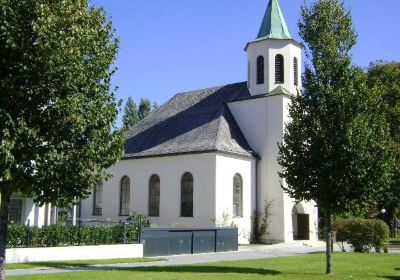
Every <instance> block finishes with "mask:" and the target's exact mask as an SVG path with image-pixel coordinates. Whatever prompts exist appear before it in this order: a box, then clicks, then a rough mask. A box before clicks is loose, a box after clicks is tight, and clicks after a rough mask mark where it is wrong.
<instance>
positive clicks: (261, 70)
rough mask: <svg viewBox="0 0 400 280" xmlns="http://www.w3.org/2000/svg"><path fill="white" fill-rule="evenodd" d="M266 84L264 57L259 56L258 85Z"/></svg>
mask: <svg viewBox="0 0 400 280" xmlns="http://www.w3.org/2000/svg"><path fill="white" fill-rule="evenodd" d="M262 84H264V57H263V56H259V57H258V58H257V85H262Z"/></svg>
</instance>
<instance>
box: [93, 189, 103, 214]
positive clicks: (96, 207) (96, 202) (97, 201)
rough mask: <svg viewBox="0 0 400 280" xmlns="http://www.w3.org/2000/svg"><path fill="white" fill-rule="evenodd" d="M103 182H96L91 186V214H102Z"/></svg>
mask: <svg viewBox="0 0 400 280" xmlns="http://www.w3.org/2000/svg"><path fill="white" fill-rule="evenodd" d="M102 204H103V184H98V185H96V186H95V187H94V188H93V216H101V215H102V214H103V208H102Z"/></svg>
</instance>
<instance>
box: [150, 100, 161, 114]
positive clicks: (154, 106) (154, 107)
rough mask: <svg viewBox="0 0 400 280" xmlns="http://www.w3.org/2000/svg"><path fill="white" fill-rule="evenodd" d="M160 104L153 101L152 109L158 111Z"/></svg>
mask: <svg viewBox="0 0 400 280" xmlns="http://www.w3.org/2000/svg"><path fill="white" fill-rule="evenodd" d="M158 108H160V106H159V105H158V103H157V101H154V102H153V109H152V110H151V111H152V112H154V111H157V110H158Z"/></svg>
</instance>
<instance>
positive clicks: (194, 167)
mask: <svg viewBox="0 0 400 280" xmlns="http://www.w3.org/2000/svg"><path fill="white" fill-rule="evenodd" d="M215 156H216V155H215V153H204V154H188V155H179V156H168V157H157V158H143V159H132V160H122V161H120V162H118V163H117V164H116V165H115V166H113V167H112V168H111V169H110V170H108V172H110V173H111V174H112V175H113V177H112V178H110V179H109V180H108V181H107V182H104V183H103V205H102V208H103V215H102V216H93V215H92V207H93V196H92V195H91V196H90V197H89V198H87V199H85V200H83V201H82V204H81V218H82V219H99V220H112V221H118V220H125V219H126V217H121V216H119V199H120V190H119V188H120V187H119V185H120V180H121V178H122V177H123V176H129V178H130V182H131V185H130V188H131V189H130V212H132V211H136V212H139V213H141V214H144V215H148V214H149V211H148V206H149V203H148V200H149V198H148V197H149V180H150V177H151V175H153V174H157V175H158V176H159V177H160V217H150V218H149V219H150V222H151V224H152V225H153V226H159V227H210V226H213V225H214V221H215V213H216V211H215V191H214V190H215V172H216V167H215ZM185 172H190V173H192V175H193V181H194V183H193V217H192V218H187V217H180V198H181V195H180V193H181V178H182V175H183V174H184V173H185Z"/></svg>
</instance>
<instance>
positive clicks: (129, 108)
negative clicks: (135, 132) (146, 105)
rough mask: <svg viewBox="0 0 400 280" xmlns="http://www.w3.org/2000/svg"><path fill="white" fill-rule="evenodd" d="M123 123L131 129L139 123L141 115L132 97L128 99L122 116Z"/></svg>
mask: <svg viewBox="0 0 400 280" xmlns="http://www.w3.org/2000/svg"><path fill="white" fill-rule="evenodd" d="M122 122H123V124H124V126H125V127H127V128H131V127H132V126H134V125H135V124H137V123H138V122H139V114H138V109H137V106H136V103H135V101H134V100H133V98H132V97H130V96H129V97H128V100H127V101H126V104H125V107H124V115H123V116H122Z"/></svg>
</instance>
